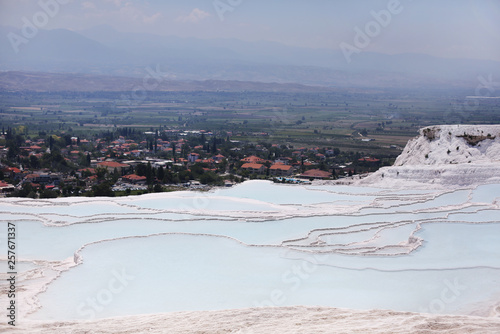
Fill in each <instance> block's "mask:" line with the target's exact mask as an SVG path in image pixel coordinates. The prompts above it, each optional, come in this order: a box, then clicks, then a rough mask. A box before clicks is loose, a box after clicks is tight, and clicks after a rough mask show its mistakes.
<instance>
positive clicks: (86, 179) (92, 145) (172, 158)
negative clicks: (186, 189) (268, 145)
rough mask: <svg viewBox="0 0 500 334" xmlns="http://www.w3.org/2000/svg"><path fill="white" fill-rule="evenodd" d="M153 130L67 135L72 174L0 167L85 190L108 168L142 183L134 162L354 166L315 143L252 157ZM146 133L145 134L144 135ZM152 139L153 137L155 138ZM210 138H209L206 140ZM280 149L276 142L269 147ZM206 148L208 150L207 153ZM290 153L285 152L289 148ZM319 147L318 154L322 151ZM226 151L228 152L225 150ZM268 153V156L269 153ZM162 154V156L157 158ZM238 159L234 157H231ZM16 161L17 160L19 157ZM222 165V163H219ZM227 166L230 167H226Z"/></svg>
mask: <svg viewBox="0 0 500 334" xmlns="http://www.w3.org/2000/svg"><path fill="white" fill-rule="evenodd" d="M154 134H155V133H153V132H151V133H150V135H149V136H146V140H142V141H134V140H132V139H127V138H125V137H124V136H119V137H118V138H117V139H116V140H113V141H106V140H104V139H102V138H96V139H93V140H91V141H89V140H86V139H79V138H77V137H71V143H70V145H66V147H63V148H61V149H60V153H61V155H62V156H63V158H64V160H66V161H67V162H68V164H69V165H70V166H72V168H73V171H72V173H60V172H59V173H57V172H54V171H51V170H48V169H41V168H38V169H35V168H33V166H22V165H19V164H18V165H17V167H13V165H15V164H9V166H8V165H0V169H1V170H2V172H3V175H4V180H6V179H8V180H10V181H11V182H12V183H13V184H15V185H17V187H18V188H19V187H20V186H21V185H22V184H24V183H27V182H28V183H30V184H31V185H32V186H34V187H42V186H43V188H44V189H55V190H58V187H59V185H60V184H61V183H64V185H75V186H76V185H78V184H79V183H80V184H81V183H82V181H83V184H84V185H85V187H87V188H89V187H90V186H92V185H95V184H96V183H98V182H99V180H98V178H97V176H96V170H97V169H98V168H100V169H106V170H107V171H108V173H110V174H111V173H114V174H118V175H119V176H120V183H122V184H123V183H125V184H130V185H144V184H145V183H146V181H147V178H146V176H144V175H137V174H136V173H135V167H136V166H137V165H138V164H141V163H142V164H150V165H151V167H152V168H160V167H162V168H167V169H168V168H171V167H172V166H177V167H178V168H177V169H185V170H189V168H191V166H193V165H194V164H202V166H203V169H204V170H205V171H211V172H219V174H221V175H228V174H227V173H228V172H229V173H237V174H240V175H245V176H250V175H253V176H254V177H279V178H282V177H291V176H294V177H296V178H303V179H308V180H311V179H329V178H332V177H333V176H334V175H347V174H348V173H349V174H352V173H353V172H354V170H353V169H352V168H351V167H350V166H349V165H350V164H346V165H335V166H332V165H330V166H327V168H325V164H324V163H323V165H322V166H320V164H321V163H322V162H324V161H326V160H327V158H328V157H332V156H334V155H335V154H336V153H335V151H334V150H333V149H330V148H326V149H321V150H320V149H319V148H318V147H312V148H305V147H301V148H298V149H295V150H293V151H292V150H290V151H291V153H290V154H289V155H290V156H284V157H283V156H282V157H277V158H274V159H265V158H262V157H259V156H257V155H255V153H254V154H253V155H249V156H245V153H246V152H247V151H248V152H249V153H250V152H251V150H250V151H249V150H247V149H246V148H245V147H243V148H242V147H237V146H238V145H235V147H233V148H231V150H230V151H233V153H234V152H237V153H238V154H231V156H229V154H226V155H224V154H222V151H221V149H216V150H215V151H214V150H207V147H206V146H205V145H197V146H193V147H191V146H190V145H189V141H188V139H189V138H188V137H187V136H188V135H189V134H186V133H180V134H179V133H177V134H176V136H172V137H174V138H176V140H171V141H166V140H162V139H161V138H159V137H158V136H157V135H156V136H154ZM200 134H203V135H207V136H212V133H210V132H204V131H199V133H197V135H200ZM146 135H147V133H146ZM152 138H154V141H153V139H152ZM207 142H208V141H207ZM272 146H273V147H278V145H276V144H275V145H272ZM254 148H255V150H254V152H255V151H259V150H261V151H262V152H263V154H261V155H262V156H266V154H265V152H264V151H265V150H266V149H265V148H262V147H261V146H260V145H256V146H254ZM19 149H20V152H21V158H24V159H29V158H31V157H36V158H38V159H41V158H42V156H43V155H44V154H46V153H49V154H50V148H49V144H48V143H47V142H46V140H45V139H37V140H33V141H32V140H26V141H25V144H24V145H23V146H22V147H20V148H19ZM207 151H209V152H210V153H209V152H207ZM290 151H289V152H290ZM320 151H321V153H320ZM225 152H226V153H228V152H229V151H227V150H226V151H225ZM6 155H7V148H5V147H0V157H1V158H2V159H5V157H6ZM267 156H268V157H269V155H267ZM160 157H162V158H160ZM235 157H237V158H235ZM18 161H19V159H18ZM359 161H360V162H365V163H374V164H377V163H379V162H380V161H379V160H378V159H374V158H371V157H365V158H362V159H359ZM221 166H222V167H221ZM229 166H231V168H232V169H231V170H230V167H229ZM13 184H9V183H7V182H4V181H2V182H0V193H7V192H11V191H13V190H15V188H16V187H15V186H14V185H13Z"/></svg>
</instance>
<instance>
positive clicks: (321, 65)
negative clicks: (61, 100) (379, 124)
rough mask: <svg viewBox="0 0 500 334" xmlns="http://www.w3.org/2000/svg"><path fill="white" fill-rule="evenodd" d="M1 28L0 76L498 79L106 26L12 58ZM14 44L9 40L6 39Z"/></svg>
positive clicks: (415, 83)
mask: <svg viewBox="0 0 500 334" xmlns="http://www.w3.org/2000/svg"><path fill="white" fill-rule="evenodd" d="M9 33H14V34H17V35H18V36H20V37H23V33H22V31H20V30H19V29H15V28H12V27H5V26H0V70H1V71H39V72H40V71H41V72H70V73H79V74H97V75H112V76H128V77H138V78H144V77H145V76H147V74H148V72H147V70H146V69H147V68H148V67H150V68H155V69H156V68H159V69H161V72H162V73H165V74H166V75H165V77H167V78H168V79H170V80H238V81H257V82H266V83H271V82H275V83H299V84H305V85H316V86H330V87H414V88H424V87H435V86H436V87H437V86H439V87H472V88H474V87H476V86H477V84H478V83H479V82H478V79H477V77H478V76H479V75H483V76H488V75H490V74H492V75H493V76H497V77H498V76H500V62H495V61H487V60H473V59H443V58H436V57H431V56H428V55H421V54H399V55H385V54H380V53H370V52H361V53H359V54H355V55H353V61H352V62H351V63H348V62H347V61H346V60H345V58H344V56H343V54H342V52H341V51H335V50H330V49H310V48H301V47H292V46H286V45H283V44H279V43H274V42H265V41H261V42H246V41H241V40H236V39H210V40H204V39H196V38H179V37H174V36H158V35H153V34H138V33H122V32H117V31H115V30H114V29H112V28H111V27H109V26H97V27H94V28H92V29H89V30H85V31H80V32H74V31H69V30H64V29H54V30H39V31H38V33H37V34H36V35H35V36H34V37H32V38H28V39H26V40H25V41H27V43H22V44H19V52H17V53H16V52H15V51H14V48H13V47H12V45H11V42H10V41H9V38H8V34H9ZM11 36H12V35H11Z"/></svg>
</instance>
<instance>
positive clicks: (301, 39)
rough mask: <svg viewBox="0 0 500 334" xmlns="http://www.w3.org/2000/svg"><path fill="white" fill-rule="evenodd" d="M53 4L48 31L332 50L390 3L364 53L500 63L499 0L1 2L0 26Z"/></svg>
mask: <svg viewBox="0 0 500 334" xmlns="http://www.w3.org/2000/svg"><path fill="white" fill-rule="evenodd" d="M56 1H58V3H65V2H66V4H60V5H59V8H58V10H57V13H56V14H55V15H53V17H50V18H49V20H48V23H47V24H46V25H45V26H44V28H46V29H54V28H66V29H71V30H75V31H78V30H82V29H87V28H90V27H93V26H97V25H102V24H108V25H110V26H112V27H113V28H115V29H116V30H118V31H125V32H149V33H154V34H159V35H176V36H181V37H198V38H238V39H244V40H270V41H277V42H282V43H285V44H288V45H295V46H307V47H314V48H329V49H339V45H340V44H341V43H342V42H345V43H348V44H351V45H353V46H355V44H354V38H355V30H354V29H355V27H358V28H360V29H361V30H365V28H366V25H367V24H369V26H370V22H371V21H374V17H373V16H372V14H371V12H372V11H374V12H380V11H382V10H385V11H386V10H387V9H388V7H390V3H393V4H392V5H393V6H394V7H393V8H395V10H393V11H394V12H396V13H394V14H391V17H390V18H389V19H388V18H387V17H385V20H386V21H385V22H387V24H384V25H386V26H385V27H384V26H382V25H380V24H378V28H379V30H377V27H376V25H373V22H372V25H371V27H372V29H374V30H372V35H373V37H372V38H370V39H371V40H370V43H368V45H367V46H366V47H365V46H364V47H363V50H364V51H374V52H382V53H389V54H394V53H405V52H414V53H425V54H430V55H435V56H442V57H454V58H480V59H494V60H498V61H500V0H476V1H473V0H414V1H411V0H400V1H399V2H400V4H399V5H398V6H396V5H397V2H398V1H397V0H385V1H379V0H356V1H354V0H342V1H341V0H88V1H84V0H0V24H2V25H8V26H15V27H21V26H22V25H23V17H24V18H26V19H28V20H29V21H31V22H33V20H34V16H35V17H36V15H37V13H38V14H40V13H39V12H40V11H42V8H41V6H40V4H39V2H41V3H54V2H56ZM216 7H217V8H218V9H216ZM49 8H54V7H53V6H52V7H49ZM42 16H43V15H42ZM42 16H40V15H38V18H39V19H41V18H42V19H43V17H42ZM358 46H359V45H358Z"/></svg>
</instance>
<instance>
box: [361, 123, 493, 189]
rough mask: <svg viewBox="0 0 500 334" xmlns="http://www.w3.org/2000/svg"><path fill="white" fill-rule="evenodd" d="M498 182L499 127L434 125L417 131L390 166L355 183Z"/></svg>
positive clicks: (449, 184)
mask: <svg viewBox="0 0 500 334" xmlns="http://www.w3.org/2000/svg"><path fill="white" fill-rule="evenodd" d="M493 182H500V125H436V126H430V127H426V128H423V129H420V136H418V137H416V138H414V139H412V140H410V141H409V142H408V144H407V145H406V147H405V148H404V150H403V152H402V153H401V155H400V156H399V157H398V158H397V159H396V162H395V163H394V166H391V167H383V168H381V169H380V170H378V171H377V172H376V173H373V174H372V175H370V176H368V177H366V178H364V179H361V180H359V181H356V182H355V183H356V184H358V185H372V186H382V187H385V186H389V187H394V186H396V187H398V186H401V187H408V186H414V187H426V186H429V185H434V186H436V187H456V186H471V185H477V184H484V183H493Z"/></svg>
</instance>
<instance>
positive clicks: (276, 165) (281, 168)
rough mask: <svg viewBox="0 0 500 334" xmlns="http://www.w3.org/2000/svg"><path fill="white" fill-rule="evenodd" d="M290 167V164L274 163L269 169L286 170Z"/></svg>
mask: <svg viewBox="0 0 500 334" xmlns="http://www.w3.org/2000/svg"><path fill="white" fill-rule="evenodd" d="M292 168H293V167H292V166H290V165H283V164H274V165H272V166H271V167H270V168H269V169H271V170H286V171H288V170H290V169H292Z"/></svg>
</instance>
